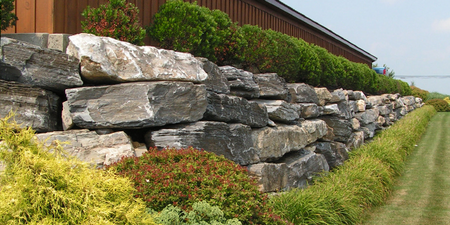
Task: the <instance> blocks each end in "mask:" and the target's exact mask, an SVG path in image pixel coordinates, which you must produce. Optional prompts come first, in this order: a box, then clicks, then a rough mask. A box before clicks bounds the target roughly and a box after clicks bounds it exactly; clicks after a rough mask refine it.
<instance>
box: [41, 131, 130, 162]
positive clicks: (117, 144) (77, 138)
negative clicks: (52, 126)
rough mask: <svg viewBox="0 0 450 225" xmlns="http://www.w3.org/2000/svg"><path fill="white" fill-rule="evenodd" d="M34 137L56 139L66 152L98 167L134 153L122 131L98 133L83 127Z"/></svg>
mask: <svg viewBox="0 0 450 225" xmlns="http://www.w3.org/2000/svg"><path fill="white" fill-rule="evenodd" d="M36 137H37V138H38V139H39V140H41V141H45V142H46V143H47V144H51V143H52V142H53V141H56V140H58V141H59V142H60V143H61V144H62V147H63V148H64V150H65V151H66V152H67V153H68V154H70V155H72V156H76V157H77V158H78V159H80V160H82V161H85V162H88V163H91V164H92V165H95V166H96V167H98V168H101V167H103V166H104V165H109V164H111V163H114V162H117V161H119V160H120V159H121V158H122V157H124V156H134V155H135V152H134V148H133V145H132V143H131V140H130V138H129V137H128V136H127V135H126V134H125V132H123V131H119V132H115V133H111V134H106V135H98V134H97V133H96V132H95V131H89V130H87V129H83V130H70V131H56V132H50V133H43V134H37V135H36Z"/></svg>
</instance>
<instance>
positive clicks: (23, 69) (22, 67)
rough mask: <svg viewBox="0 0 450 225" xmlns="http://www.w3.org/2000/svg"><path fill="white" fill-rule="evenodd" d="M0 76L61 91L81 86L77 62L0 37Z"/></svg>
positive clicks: (65, 55)
mask: <svg viewBox="0 0 450 225" xmlns="http://www.w3.org/2000/svg"><path fill="white" fill-rule="evenodd" d="M1 58H2V62H1V63H0V79H2V80H9V81H17V82H19V83H23V84H29V85H32V86H35V87H41V88H44V89H47V90H51V91H55V92H58V93H64V90H65V89H67V88H72V87H79V86H81V85H83V81H82V80H81V77H80V74H79V62H78V60H77V59H76V58H74V57H71V56H69V55H67V54H65V53H62V52H59V51H56V50H51V49H44V48H41V47H38V46H36V45H32V44H29V43H27V42H21V41H17V40H14V39H10V38H5V37H2V38H1Z"/></svg>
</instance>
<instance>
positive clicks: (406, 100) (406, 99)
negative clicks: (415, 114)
mask: <svg viewBox="0 0 450 225" xmlns="http://www.w3.org/2000/svg"><path fill="white" fill-rule="evenodd" d="M401 99H402V101H403V103H404V104H405V105H407V106H412V105H414V104H415V103H416V98H415V97H414V96H405V97H402V98H401Z"/></svg>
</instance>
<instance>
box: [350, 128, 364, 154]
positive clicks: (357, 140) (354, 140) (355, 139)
mask: <svg viewBox="0 0 450 225" xmlns="http://www.w3.org/2000/svg"><path fill="white" fill-rule="evenodd" d="M363 144H364V131H357V132H354V133H353V134H352V135H351V136H350V139H349V140H348V142H347V147H348V148H349V149H350V150H352V149H357V148H359V147H361V146H362V145H363Z"/></svg>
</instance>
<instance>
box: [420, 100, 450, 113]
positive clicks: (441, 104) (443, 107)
mask: <svg viewBox="0 0 450 225" xmlns="http://www.w3.org/2000/svg"><path fill="white" fill-rule="evenodd" d="M425 104H427V105H432V106H433V107H434V108H435V109H436V111H438V112H450V105H448V103H447V102H446V101H445V100H444V99H431V100H428V101H426V102H425Z"/></svg>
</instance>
